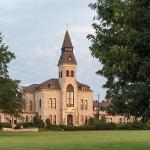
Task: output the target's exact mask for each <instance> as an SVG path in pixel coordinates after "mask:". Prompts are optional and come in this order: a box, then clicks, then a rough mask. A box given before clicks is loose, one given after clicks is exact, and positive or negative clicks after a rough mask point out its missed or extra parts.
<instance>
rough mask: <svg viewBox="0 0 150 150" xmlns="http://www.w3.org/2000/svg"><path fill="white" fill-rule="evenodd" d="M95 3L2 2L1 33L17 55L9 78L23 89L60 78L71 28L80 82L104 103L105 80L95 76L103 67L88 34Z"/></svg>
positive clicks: (64, 0)
mask: <svg viewBox="0 0 150 150" xmlns="http://www.w3.org/2000/svg"><path fill="white" fill-rule="evenodd" d="M94 1H95V0H0V32H2V34H3V35H4V36H5V37H4V40H5V42H6V43H7V44H8V45H9V50H11V51H13V52H14V53H15V55H16V60H14V61H12V62H11V63H10V68H9V71H10V76H11V77H12V78H13V79H18V80H21V84H22V85H30V84H33V83H40V82H43V81H45V80H47V79H50V78H57V77H58V68H57V63H58V59H59V56H60V53H61V46H62V42H63V38H64V34H65V31H66V25H67V24H68V26H69V33H70V36H71V39H72V43H73V46H74V53H75V56H76V59H77V62H78V66H77V79H78V80H79V81H80V82H82V83H86V84H88V85H90V86H91V88H92V89H93V91H94V96H95V98H97V94H98V93H99V94H100V98H101V99H104V97H105V90H104V89H103V88H102V85H103V84H104V83H105V78H103V77H101V76H98V75H96V74H95V72H96V71H97V70H98V69H99V68H101V64H100V63H99V62H98V61H97V60H96V58H93V57H92V56H91V54H90V51H89V46H90V41H88V39H87V38H86V36H87V34H90V33H94V31H93V30H92V27H91V24H92V22H93V17H94V11H92V10H91V9H90V8H89V7H88V4H89V3H90V2H94Z"/></svg>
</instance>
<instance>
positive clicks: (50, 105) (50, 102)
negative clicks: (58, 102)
mask: <svg viewBox="0 0 150 150" xmlns="http://www.w3.org/2000/svg"><path fill="white" fill-rule="evenodd" d="M49 108H51V109H52V98H50V99H49Z"/></svg>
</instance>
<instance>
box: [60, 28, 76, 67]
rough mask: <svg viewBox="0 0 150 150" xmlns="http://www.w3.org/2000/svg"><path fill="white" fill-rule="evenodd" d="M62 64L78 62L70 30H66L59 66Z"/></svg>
mask: <svg viewBox="0 0 150 150" xmlns="http://www.w3.org/2000/svg"><path fill="white" fill-rule="evenodd" d="M62 64H72V65H76V64H77V62H76V58H75V56H74V53H73V46H72V42H71V39H70V36H69V32H68V30H66V33H65V37H64V41H63V45H62V48H61V56H60V58H59V62H58V66H60V65H62Z"/></svg>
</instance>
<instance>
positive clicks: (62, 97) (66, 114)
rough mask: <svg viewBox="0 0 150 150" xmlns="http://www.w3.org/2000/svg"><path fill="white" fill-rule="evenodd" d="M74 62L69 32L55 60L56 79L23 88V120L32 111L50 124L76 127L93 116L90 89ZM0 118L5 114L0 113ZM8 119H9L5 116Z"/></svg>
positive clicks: (3, 117) (2, 118) (30, 116)
mask: <svg viewBox="0 0 150 150" xmlns="http://www.w3.org/2000/svg"><path fill="white" fill-rule="evenodd" d="M76 68H77V62H76V58H75V55H74V52H73V46H72V43H71V39H70V36H69V33H68V31H66V33H65V38H64V42H63V45H62V48H61V55H60V58H59V61H58V76H59V78H58V79H49V80H47V81H44V82H42V83H40V84H32V85H30V86H28V87H24V88H23V95H24V99H25V108H24V110H23V116H24V122H31V121H32V119H33V116H34V115H35V113H38V115H39V116H40V117H41V119H42V120H43V121H45V120H46V119H47V118H49V119H50V122H51V123H52V124H64V125H73V126H79V125H83V124H85V123H86V121H87V119H88V118H89V117H92V116H93V91H92V90H91V89H90V87H89V86H88V85H86V84H83V83H80V82H78V81H77V78H76ZM0 117H1V118H0V121H1V122H5V121H6V119H5V118H6V117H5V115H4V114H0ZM8 120H9V119H8Z"/></svg>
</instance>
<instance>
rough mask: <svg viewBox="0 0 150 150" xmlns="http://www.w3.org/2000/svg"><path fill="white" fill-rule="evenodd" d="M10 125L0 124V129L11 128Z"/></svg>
mask: <svg viewBox="0 0 150 150" xmlns="http://www.w3.org/2000/svg"><path fill="white" fill-rule="evenodd" d="M11 127H12V126H11V124H10V123H6V122H1V123H0V128H11Z"/></svg>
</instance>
